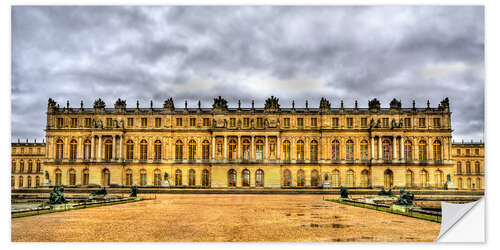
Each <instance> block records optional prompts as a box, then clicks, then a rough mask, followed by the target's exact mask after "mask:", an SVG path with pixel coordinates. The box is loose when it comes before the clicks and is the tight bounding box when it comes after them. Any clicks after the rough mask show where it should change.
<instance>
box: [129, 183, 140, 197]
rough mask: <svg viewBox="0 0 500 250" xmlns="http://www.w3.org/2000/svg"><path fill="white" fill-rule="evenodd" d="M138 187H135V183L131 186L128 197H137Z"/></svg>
mask: <svg viewBox="0 0 500 250" xmlns="http://www.w3.org/2000/svg"><path fill="white" fill-rule="evenodd" d="M138 190H139V189H138V188H137V185H134V186H132V190H131V192H130V197H137V191H138Z"/></svg>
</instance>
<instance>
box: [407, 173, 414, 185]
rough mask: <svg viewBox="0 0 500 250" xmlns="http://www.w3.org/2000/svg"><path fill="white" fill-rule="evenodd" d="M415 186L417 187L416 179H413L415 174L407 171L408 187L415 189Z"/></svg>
mask: <svg viewBox="0 0 500 250" xmlns="http://www.w3.org/2000/svg"><path fill="white" fill-rule="evenodd" d="M414 185H415V183H414V178H413V172H412V171H411V170H409V169H408V170H407V171H406V186H407V187H413V186H414Z"/></svg>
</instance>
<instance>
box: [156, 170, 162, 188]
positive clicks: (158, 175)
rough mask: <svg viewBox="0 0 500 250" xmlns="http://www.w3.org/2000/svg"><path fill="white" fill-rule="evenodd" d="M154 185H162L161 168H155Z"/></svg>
mask: <svg viewBox="0 0 500 250" xmlns="http://www.w3.org/2000/svg"><path fill="white" fill-rule="evenodd" d="M154 185H155V186H157V187H159V186H161V171H160V170H159V169H155V171H154Z"/></svg>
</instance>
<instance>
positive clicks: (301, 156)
mask: <svg viewBox="0 0 500 250" xmlns="http://www.w3.org/2000/svg"><path fill="white" fill-rule="evenodd" d="M303 160H304V141H302V140H298V141H297V161H303Z"/></svg>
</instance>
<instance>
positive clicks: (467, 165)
mask: <svg viewBox="0 0 500 250" xmlns="http://www.w3.org/2000/svg"><path fill="white" fill-rule="evenodd" d="M465 173H467V174H470V173H471V169H470V161H466V162H465Z"/></svg>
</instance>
